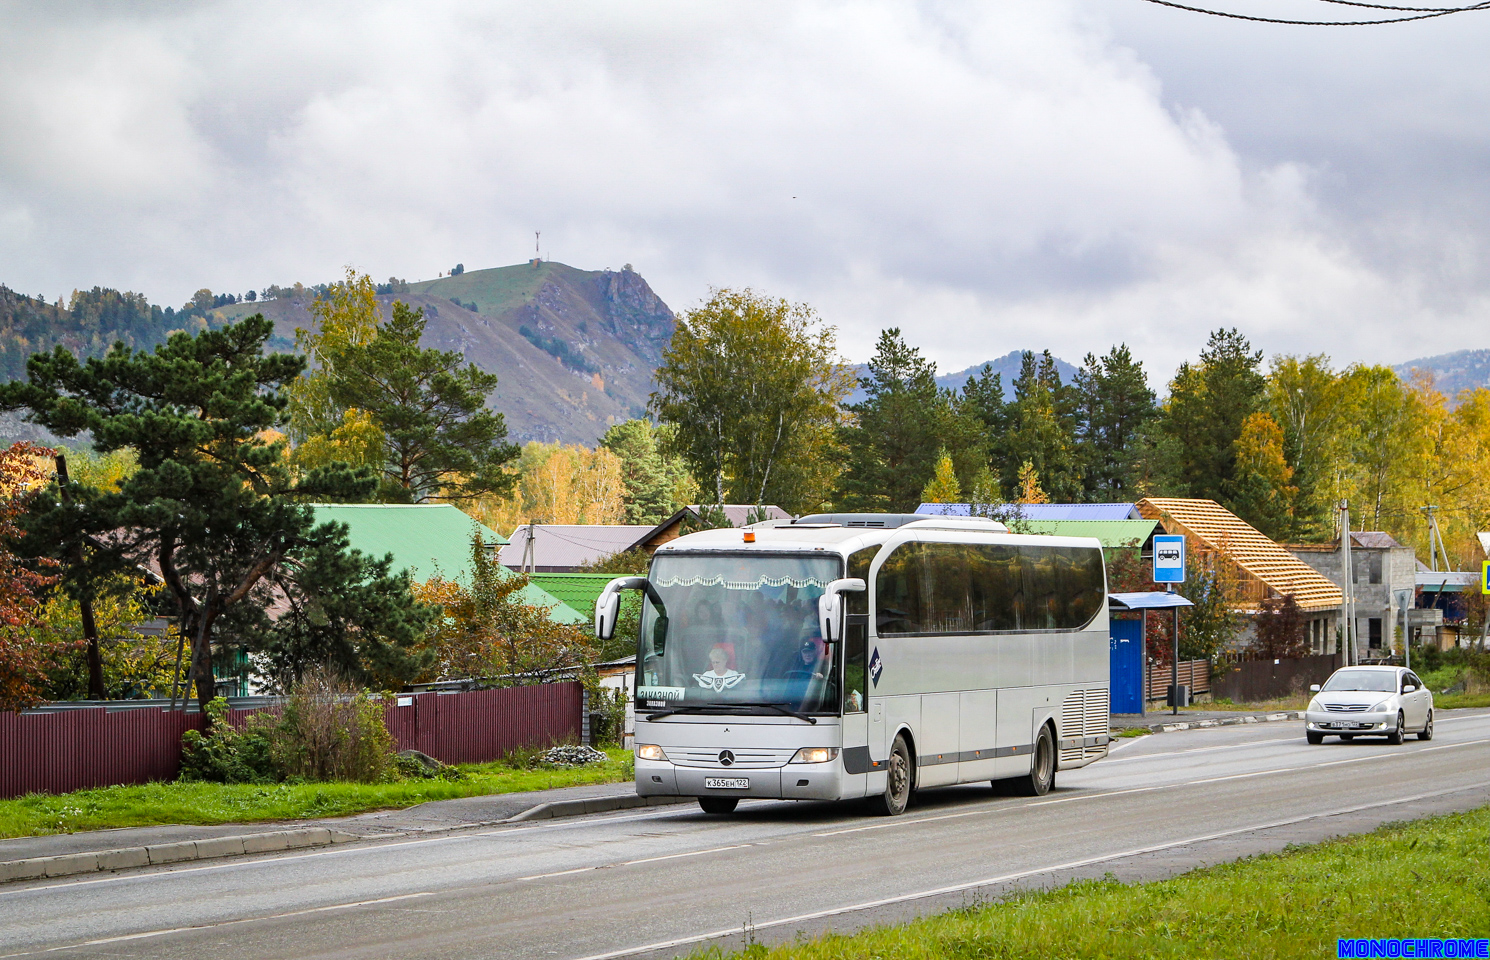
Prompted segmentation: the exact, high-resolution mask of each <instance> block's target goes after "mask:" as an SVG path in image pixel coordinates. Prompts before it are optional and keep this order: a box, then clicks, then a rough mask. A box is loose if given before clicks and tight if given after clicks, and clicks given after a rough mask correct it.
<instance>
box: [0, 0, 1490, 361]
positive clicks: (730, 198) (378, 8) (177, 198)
mask: <svg viewBox="0 0 1490 960" xmlns="http://www.w3.org/2000/svg"><path fill="white" fill-rule="evenodd" d="M1215 3H1216V4H1217V5H1220V6H1224V7H1225V8H1227V9H1231V10H1238V11H1250V12H1261V13H1270V14H1283V15H1290V14H1303V15H1314V16H1324V17H1325V18H1340V17H1341V16H1342V15H1344V16H1346V17H1349V16H1350V14H1351V11H1350V8H1347V7H1338V6H1331V5H1329V4H1323V3H1318V2H1315V0H1215ZM1487 41H1490V12H1486V13H1478V14H1463V15H1458V16H1454V17H1446V18H1441V19H1438V20H1432V21H1427V22H1423V23H1413V24H1404V25H1398V26H1389V27H1361V28H1312V29H1311V28H1298V27H1279V26H1266V25H1261V24H1251V23H1242V22H1237V21H1229V20H1218V19H1213V18H1207V17H1202V16H1198V15H1195V14H1189V13H1183V12H1180V11H1177V10H1172V9H1166V8H1163V7H1158V6H1154V5H1152V4H1148V3H1144V2H1142V0H963V2H948V3H934V2H927V3H912V2H907V0H901V2H876V0H845V2H809V0H792V2H782V3H773V2H769V0H753V2H750V3H734V4H729V3H712V4H711V3H699V2H697V0H686V2H685V0H679V2H676V3H669V2H644V0H638V2H629V3H625V4H617V3H612V2H594V3H587V2H582V0H573V2H566V3H563V4H545V3H536V4H535V3H531V2H525V3H503V2H496V0H486V2H470V3H467V2H446V3H441V2H430V0H426V2H422V3H418V4H413V3H402V4H394V3H377V2H365V0H364V2H355V3H318V2H308V0H295V2H275V0H252V2H217V3H212V2H192V3H171V2H143V0H138V2H133V3H124V2H102V0H99V2H94V3H82V2H79V3H71V4H56V3H19V2H3V0H0V283H4V284H6V285H8V286H10V287H12V288H14V289H18V290H20V291H22V292H25V293H30V294H33V295H36V294H45V295H47V296H48V297H49V298H55V297H57V296H58V295H62V294H66V293H68V292H69V291H71V290H72V289H73V288H74V287H87V286H93V285H95V284H102V285H107V286H115V287H120V288H128V289H134V290H138V291H141V292H143V293H145V294H146V295H147V296H149V297H150V299H151V300H152V301H156V302H162V303H172V304H179V303H181V302H182V301H184V300H185V299H186V298H187V297H189V296H190V294H191V293H192V291H194V290H196V289H197V288H199V287H203V286H206V287H210V288H212V289H213V290H216V291H220V292H221V291H231V292H237V293H241V292H243V291H244V290H247V289H250V288H263V287H264V286H267V285H268V284H271V283H279V284H285V283H291V282H294V281H296V280H300V281H303V282H306V283H314V282H317V281H321V280H326V279H331V278H334V277H335V276H337V275H338V274H339V272H340V270H341V267H342V266H343V265H345V264H350V265H353V266H355V267H357V268H358V269H360V270H365V271H366V272H368V273H371V274H372V275H373V276H374V277H376V278H378V279H379V280H381V279H383V278H386V277H388V276H391V275H396V276H399V277H404V278H407V279H410V280H413V279H423V278H428V277H433V276H435V275H436V274H437V273H438V272H439V271H440V270H442V269H448V268H449V267H450V266H451V265H452V264H454V263H456V262H457V261H459V262H463V263H464V264H465V265H466V267H467V268H468V269H475V268H477V267H486V266H499V265H504V264H510V263H515V262H519V261H521V260H523V259H526V258H527V257H528V256H530V255H531V251H532V249H533V231H534V230H541V231H542V232H543V249H544V254H545V255H546V256H550V257H552V258H554V259H558V260H561V261H563V262H565V263H570V264H573V265H575V266H578V267H583V268H592V269H593V268H601V267H612V268H619V267H620V266H621V265H622V264H623V263H628V262H629V263H632V264H634V265H635V267H636V269H637V270H638V271H639V272H641V273H642V275H643V276H645V277H647V278H648V280H649V281H650V282H651V283H652V285H653V286H654V287H655V288H656V289H657V291H658V292H659V294H661V295H662V297H663V298H664V299H665V300H667V301H668V303H669V304H671V305H672V306H673V307H674V309H679V310H681V309H685V308H687V307H688V306H689V305H691V304H695V303H697V302H698V301H699V300H700V299H701V298H703V297H705V296H707V292H708V288H709V287H710V286H711V285H715V286H746V285H749V286H754V287H755V288H757V289H759V290H762V291H765V292H768V293H772V294H777V295H781V296H786V297H789V298H792V299H794V300H805V301H807V302H809V303H811V304H812V305H814V306H815V307H816V308H817V309H818V311H819V312H820V314H821V315H822V316H823V317H824V318H825V319H826V320H827V321H829V322H831V323H833V324H835V325H836V326H837V327H838V328H839V330H840V336H841V342H842V346H843V349H844V352H845V353H846V354H847V355H848V356H849V357H850V358H852V359H855V360H862V359H865V358H867V356H868V355H869V353H870V352H871V350H872V343H873V339H874V337H875V335H876V334H877V332H878V331H879V329H880V328H881V327H883V326H889V325H899V326H901V327H903V328H905V330H906V332H907V335H908V337H909V338H910V339H911V341H912V342H913V343H916V344H919V345H920V346H921V347H922V348H923V349H924V350H925V351H926V352H927V353H928V354H929V355H930V356H931V357H933V358H934V359H936V360H937V361H938V362H939V363H940V364H941V366H942V367H943V369H960V368H962V367H965V366H967V365H969V364H971V363H973V362H975V361H981V360H983V359H986V358H990V357H993V356H995V355H999V354H1002V353H1005V352H1007V351H1009V350H1011V349H1017V348H1034V349H1040V348H1043V347H1047V346H1048V347H1050V348H1051V349H1053V350H1054V351H1055V352H1056V353H1057V354H1058V355H1060V356H1063V357H1065V358H1067V359H1069V360H1072V361H1079V360H1080V358H1081V355H1082V354H1083V353H1085V352H1086V351H1088V350H1093V351H1098V352H1101V351H1103V350H1105V349H1106V348H1107V347H1108V346H1109V345H1110V344H1112V343H1114V342H1116V341H1120V340H1122V341H1127V342H1128V343H1129V344H1130V345H1132V346H1133V348H1134V349H1135V351H1136V352H1137V353H1138V355H1139V356H1140V357H1141V358H1142V359H1144V360H1145V361H1146V362H1147V364H1148V366H1149V367H1150V368H1151V370H1153V371H1155V372H1156V373H1157V374H1158V375H1159V377H1160V379H1163V378H1166V377H1167V376H1168V374H1169V372H1170V371H1171V370H1172V369H1173V367H1174V365H1175V364H1176V363H1177V362H1178V361H1180V360H1181V359H1184V358H1185V357H1189V356H1194V355H1195V353H1196V352H1197V351H1198V350H1199V348H1200V346H1201V344H1202V343H1203V342H1204V340H1205V336H1206V333H1207V331H1208V330H1210V329H1212V328H1214V327H1216V326H1218V325H1223V324H1224V325H1227V326H1231V325H1235V326H1238V327H1240V328H1241V329H1242V330H1243V331H1244V332H1245V333H1247V334H1248V335H1249V336H1250V337H1251V338H1252V339H1253V341H1254V343H1256V344H1257V345H1258V346H1260V347H1262V348H1264V349H1266V350H1267V351H1268V352H1269V353H1270V354H1271V353H1278V352H1325V353H1328V354H1330V355H1331V356H1333V357H1334V358H1336V360H1337V361H1339V362H1350V361H1356V360H1361V361H1368V362H1400V361H1402V360H1406V359H1411V358H1414V357H1419V356H1424V355H1428V354H1434V353H1441V352H1446V351H1450V350H1455V349H1463V348H1466V347H1475V348H1479V347H1490V270H1487V268H1486V255H1487V252H1490V219H1487V215H1490V178H1487V177H1486V172H1487V167H1490V142H1487V141H1490V73H1487V72H1486V71H1485V70H1484V58H1485V50H1486V48H1487V46H1490V43H1487Z"/></svg>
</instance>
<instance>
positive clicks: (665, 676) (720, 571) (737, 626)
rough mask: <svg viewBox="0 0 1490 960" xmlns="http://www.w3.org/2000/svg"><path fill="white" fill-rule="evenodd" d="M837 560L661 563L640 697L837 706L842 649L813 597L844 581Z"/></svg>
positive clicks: (647, 614) (645, 626)
mask: <svg viewBox="0 0 1490 960" xmlns="http://www.w3.org/2000/svg"><path fill="white" fill-rule="evenodd" d="M842 564H843V562H842V560H841V559H840V558H838V557H837V556H826V557H825V556H813V557H804V556H800V555H798V556H783V555H776V556H769V555H748V556H721V555H718V554H710V555H698V554H694V555H688V554H679V555H672V556H663V557H658V558H657V560H656V561H655V562H654V563H653V565H652V573H651V576H650V577H649V579H650V581H651V584H652V587H653V589H654V590H655V591H656V593H657V597H658V599H660V600H661V602H662V604H661V607H660V608H659V606H658V604H657V602H656V600H654V599H653V598H651V597H650V596H648V598H647V600H646V602H645V603H644V604H643V606H642V622H641V631H640V634H639V636H640V643H639V649H638V651H637V680H636V686H637V690H636V697H637V701H638V703H640V704H642V705H643V707H644V708H648V707H663V706H666V707H672V708H678V709H683V710H688V709H692V708H693V707H695V706H700V707H709V706H729V705H746V704H753V705H757V706H761V705H768V704H769V705H775V706H777V707H781V708H785V709H788V710H793V711H800V712H805V713H813V712H824V711H834V712H836V710H837V705H838V683H837V674H836V662H835V651H836V650H837V648H838V645H837V644H833V645H827V644H824V643H823V638H822V629H821V627H820V626H819V625H818V616H817V601H818V598H819V597H821V596H822V595H823V592H824V590H825V589H826V588H827V586H828V584H829V583H831V582H832V581H833V580H835V579H837V578H838V577H839V576H841V575H842V574H841V570H842Z"/></svg>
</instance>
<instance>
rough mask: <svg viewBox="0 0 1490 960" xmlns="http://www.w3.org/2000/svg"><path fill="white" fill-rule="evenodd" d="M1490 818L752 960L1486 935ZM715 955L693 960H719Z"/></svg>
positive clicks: (1111, 952)
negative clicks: (710, 959)
mask: <svg viewBox="0 0 1490 960" xmlns="http://www.w3.org/2000/svg"><path fill="white" fill-rule="evenodd" d="M1487 841H1490V807H1484V808H1481V809H1479V810H1474V811H1471V812H1469V813H1464V814H1453V815H1450V816H1444V817H1434V818H1431V819H1426V820H1419V821H1415V822H1412V823H1406V824H1390V825H1388V826H1385V827H1382V828H1381V829H1380V830H1378V831H1376V832H1375V833H1372V834H1367V835H1365V836H1360V837H1351V838H1347V839H1342V840H1335V841H1330V842H1328V843H1322V844H1318V845H1315V846H1309V847H1299V848H1289V849H1288V850H1285V851H1284V852H1283V853H1280V854H1274V855H1269V856H1263V857H1255V858H1251V859H1247V860H1242V861H1239V862H1236V863H1230V864H1225V865H1223V866H1218V867H1211V868H1209V869H1205V870H1197V871H1194V872H1192V873H1187V874H1184V875H1183V876H1180V877H1176V878H1175V879H1173V880H1165V881H1159V882H1154V883H1144V884H1133V885H1125V884H1121V883H1118V882H1116V881H1113V880H1097V881H1085V882H1081V883H1075V884H1072V885H1070V886H1067V887H1062V888H1060V889H1058V890H1054V891H1049V892H1044V893H1029V894H1023V895H1017V896H1014V897H1012V898H1010V899H1008V900H1004V901H1000V902H995V903H988V904H981V905H975V906H972V907H969V908H966V909H962V910H956V911H953V912H951V913H945V914H940V915H937V916H933V917H928V918H926V919H923V920H916V921H913V922H910V923H906V924H900V925H896V926H891V927H881V928H877V929H873V930H866V931H864V932H862V933H857V934H844V935H833V934H830V935H826V936H822V937H818V938H815V939H811V940H801V941H798V942H796V943H791V944H786V945H783V946H779V947H776V948H772V949H767V948H765V947H763V946H761V945H759V944H756V945H752V946H750V947H748V948H747V949H746V950H745V951H744V952H743V954H740V953H736V954H728V956H736V957H738V956H745V957H750V958H751V960H761V958H773V960H786V958H792V960H974V958H985V957H986V958H1000V960H1016V958H1024V957H1028V958H1040V960H1044V958H1047V957H1145V958H1175V960H1194V958H1198V957H1205V958H1210V957H1238V958H1243V957H1245V958H1248V960H1254V958H1255V960H1274V958H1277V960H1285V958H1300V960H1303V958H1308V960H1319V958H1322V957H1333V956H1335V941H1336V939H1337V938H1340V937H1438V936H1442V937H1449V936H1454V937H1471V936H1472V937H1483V936H1486V934H1487V932H1490V858H1487V857H1486V856H1485V852H1486V844H1487ZM719 955H720V954H719V951H718V950H717V949H711V950H709V951H705V952H703V953H696V954H695V955H694V956H696V957H701V956H712V957H717V956H719Z"/></svg>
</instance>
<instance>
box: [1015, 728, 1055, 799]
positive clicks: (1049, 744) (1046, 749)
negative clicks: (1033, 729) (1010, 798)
mask: <svg viewBox="0 0 1490 960" xmlns="http://www.w3.org/2000/svg"><path fill="white" fill-rule="evenodd" d="M1054 783H1055V739H1054V738H1053V737H1051V735H1050V726H1049V725H1048V724H1047V725H1045V726H1042V727H1041V728H1040V732H1039V733H1037V734H1035V754H1034V756H1032V757H1031V758H1030V772H1029V776H1027V777H1018V778H1016V779H1015V780H1014V788H1015V789H1016V790H1018V791H1019V792H1020V793H1022V794H1024V795H1025V796H1027V797H1043V796H1044V795H1045V794H1047V793H1049V792H1050V787H1051V785H1052V784H1054Z"/></svg>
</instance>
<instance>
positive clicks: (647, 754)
mask: <svg viewBox="0 0 1490 960" xmlns="http://www.w3.org/2000/svg"><path fill="white" fill-rule="evenodd" d="M636 759H638V760H666V759H667V754H665V753H663V752H662V748H661V747H659V746H658V745H657V744H655V743H639V744H637V745H636Z"/></svg>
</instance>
